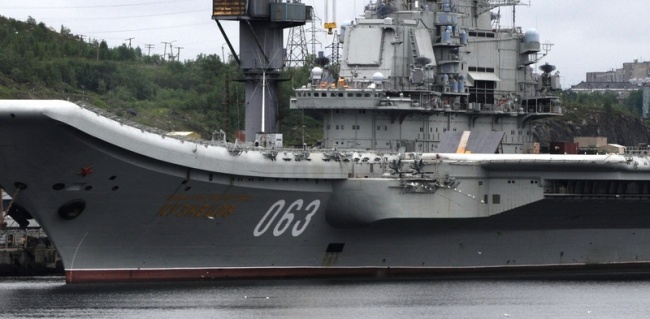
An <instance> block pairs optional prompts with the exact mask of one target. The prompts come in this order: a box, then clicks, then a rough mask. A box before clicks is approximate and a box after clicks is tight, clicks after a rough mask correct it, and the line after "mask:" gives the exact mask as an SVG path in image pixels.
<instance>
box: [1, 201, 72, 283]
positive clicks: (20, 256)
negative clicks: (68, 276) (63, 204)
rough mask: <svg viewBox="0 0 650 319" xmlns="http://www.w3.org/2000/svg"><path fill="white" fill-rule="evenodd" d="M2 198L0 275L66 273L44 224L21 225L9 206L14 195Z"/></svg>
mask: <svg viewBox="0 0 650 319" xmlns="http://www.w3.org/2000/svg"><path fill="white" fill-rule="evenodd" d="M2 199H3V200H0V276H47V275H63V263H62V262H61V257H59V254H58V253H57V251H56V248H55V247H54V245H52V243H51V242H50V240H49V239H48V238H47V235H46V234H45V232H44V231H43V229H42V228H41V227H40V225H37V226H32V227H24V228H23V227H20V226H19V225H18V224H17V223H16V222H15V221H14V220H13V219H12V218H11V217H10V216H7V214H6V212H5V210H4V209H5V208H7V209H9V208H10V206H11V204H10V197H9V196H8V195H7V194H6V193H4V192H2Z"/></svg>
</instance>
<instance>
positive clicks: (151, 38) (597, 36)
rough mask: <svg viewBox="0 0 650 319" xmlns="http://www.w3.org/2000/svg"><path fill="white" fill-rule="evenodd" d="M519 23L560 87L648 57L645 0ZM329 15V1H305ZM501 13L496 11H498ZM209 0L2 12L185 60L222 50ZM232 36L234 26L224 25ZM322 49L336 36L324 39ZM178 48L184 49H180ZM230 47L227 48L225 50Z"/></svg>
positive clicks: (352, 11) (357, 6)
mask: <svg viewBox="0 0 650 319" xmlns="http://www.w3.org/2000/svg"><path fill="white" fill-rule="evenodd" d="M523 1H524V2H526V3H530V6H518V7H517V9H516V24H517V25H519V26H521V27H522V29H523V30H528V29H531V28H534V29H536V30H537V31H538V32H539V33H540V38H541V41H542V42H546V43H552V44H553V46H552V47H551V51H550V52H549V54H548V56H546V57H545V58H544V59H543V60H542V63H545V62H548V63H550V64H554V65H556V66H557V69H558V70H559V71H560V74H561V75H562V86H563V87H564V88H568V87H569V86H571V85H575V84H577V83H579V82H580V81H583V80H584V79H585V76H586V72H589V71H607V70H611V69H616V68H621V67H622V65H623V63H625V62H632V61H634V59H638V60H639V61H650V41H648V33H649V32H650V31H649V30H650V19H648V13H649V12H650V2H648V0H618V1H602V0H601V1H594V0H523ZM303 2H305V3H307V4H309V5H313V4H314V3H316V4H315V5H314V7H315V10H316V14H317V16H319V17H320V18H322V19H323V18H325V8H324V2H325V1H324V0H305V1H303ZM366 3H368V0H338V2H337V16H336V18H337V22H338V23H339V24H340V23H341V22H342V21H345V20H352V19H353V18H354V17H355V16H356V15H359V14H361V13H362V12H363V6H364V5H365V4H366ZM494 11H496V10H494ZM211 13H212V1H210V0H159V1H153V0H112V1H103V2H100V1H87V0H48V1H42V0H21V1H15V0H13V1H9V0H0V15H3V16H6V17H11V18H14V19H17V20H22V21H25V20H27V18H28V17H30V16H31V17H33V18H34V19H36V21H38V22H43V23H45V24H46V25H47V26H50V27H52V28H54V29H56V30H57V31H59V30H60V29H61V26H62V25H63V26H65V27H67V28H69V29H70V30H71V31H72V33H74V34H79V35H84V36H85V37H87V38H92V39H99V40H106V41H107V42H108V44H109V46H119V45H121V44H122V43H127V44H128V42H129V40H127V39H129V38H132V39H131V40H130V41H131V44H132V45H133V46H139V47H140V48H141V49H142V50H143V52H144V53H145V54H147V52H148V51H149V49H147V46H148V45H151V46H153V47H152V48H151V49H150V50H151V54H154V53H155V54H163V52H164V49H165V47H166V48H167V53H169V46H165V45H164V44H163V42H171V43H172V44H171V45H172V47H173V52H174V54H177V53H180V58H181V60H183V59H193V58H195V57H196V56H197V55H198V54H201V53H204V54H218V55H220V56H221V55H222V52H223V51H222V49H224V47H223V44H224V40H223V37H222V36H221V33H220V32H219V29H218V27H217V25H216V23H215V22H214V21H213V20H212V19H211ZM501 16H502V24H503V25H511V24H512V22H511V21H512V7H502V8H501ZM224 25H225V28H226V31H227V32H228V34H229V36H230V38H231V39H233V38H236V37H237V24H236V23H233V22H226V23H224ZM319 41H320V42H322V43H323V45H322V47H320V48H319V49H324V48H325V46H327V45H328V44H329V43H330V42H331V39H327V38H326V37H325V35H321V36H320V37H319ZM179 48H181V49H180V51H179ZM227 50H228V48H227V47H226V48H225V52H226V54H227Z"/></svg>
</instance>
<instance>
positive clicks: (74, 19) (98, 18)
mask: <svg viewBox="0 0 650 319" xmlns="http://www.w3.org/2000/svg"><path fill="white" fill-rule="evenodd" d="M203 12H205V10H193V11H181V12H172V13H157V14H143V15H137V16H119V17H92V18H61V19H55V20H49V22H50V23H51V22H70V21H99V20H126V19H139V18H151V17H162V16H173V15H181V14H188V13H203Z"/></svg>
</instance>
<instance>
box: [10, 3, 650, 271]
mask: <svg viewBox="0 0 650 319" xmlns="http://www.w3.org/2000/svg"><path fill="white" fill-rule="evenodd" d="M519 2H520V1H488V0H481V1H476V0H438V1H406V0H403V1H398V0H395V1H375V2H373V3H370V4H368V5H367V6H366V10H365V12H364V14H363V15H362V16H361V17H359V18H357V19H355V20H354V21H352V22H350V23H345V24H342V25H341V30H340V31H341V34H340V39H341V41H342V42H343V50H342V59H341V61H340V71H339V73H338V75H337V77H336V78H334V77H333V74H334V72H331V70H330V66H329V65H328V63H327V61H326V59H317V61H318V62H319V63H320V64H319V65H318V66H314V67H313V68H312V70H311V77H310V80H309V82H308V83H304V84H303V85H301V87H300V88H298V89H296V90H295V95H294V97H293V98H292V99H291V102H290V106H291V108H292V109H294V110H295V112H301V111H304V110H309V111H310V112H321V113H322V118H323V132H324V139H323V141H322V146H321V147H319V148H311V147H299V148H295V149H294V148H288V147H283V145H282V144H281V138H279V136H278V135H277V134H276V133H272V132H275V131H276V127H277V119H276V117H275V114H276V112H275V107H276V106H275V104H276V102H275V101H274V99H275V97H276V96H277V95H276V94H275V93H274V89H275V87H276V84H277V82H278V81H279V80H280V72H279V70H280V69H281V68H282V61H281V60H278V59H277V57H278V56H282V54H278V52H281V51H282V42H283V41H282V32H283V29H284V28H287V27H292V26H296V25H301V24H304V23H305V21H307V20H308V19H309V17H310V11H311V8H310V7H308V6H305V5H304V4H302V3H300V2H299V1H292V2H280V1H269V0H258V1H252V0H249V1H226V0H214V1H213V9H214V12H213V19H214V20H215V21H216V22H217V23H218V24H219V27H220V29H221V31H222V33H223V35H224V36H226V37H227V34H226V32H225V30H224V28H223V27H222V25H221V22H222V21H225V20H230V21H233V20H234V21H238V23H239V30H240V32H239V34H240V50H239V54H237V53H236V52H235V51H236V50H234V48H232V45H231V46H230V47H231V49H232V53H233V56H234V58H235V59H236V61H238V62H239V64H240V66H241V68H242V69H243V71H244V75H245V78H244V79H242V81H246V83H247V85H246V88H247V89H246V98H247V101H248V105H249V106H248V107H247V110H246V139H247V140H246V141H238V140H235V141H229V140H227V138H226V137H225V136H222V137H221V138H216V139H213V140H211V141H203V140H199V141H196V140H188V139H183V138H176V137H173V136H169V135H167V134H165V132H161V131H159V130H155V129H149V128H146V127H143V126H139V125H130V124H129V123H127V122H125V121H124V120H121V119H119V118H116V117H115V116H112V115H111V114H110V113H107V112H105V111H100V110H97V109H95V108H93V107H91V106H89V105H86V104H85V103H81V102H80V103H71V102H67V101H55V100H41V101H38V100H2V101H0V185H1V186H2V187H3V188H4V189H5V190H6V191H7V193H9V194H11V195H12V196H13V199H12V202H11V210H10V212H9V213H10V214H11V215H12V217H14V219H16V220H18V221H22V222H23V223H25V222H27V221H29V220H30V219H31V218H33V219H35V220H37V221H38V223H39V224H40V225H41V226H42V227H43V229H44V230H45V231H46V233H47V234H48V236H49V238H50V240H51V241H52V242H53V243H54V244H55V245H56V247H57V250H58V252H59V254H60V255H61V257H62V260H63V264H64V267H65V270H66V281H67V282H68V283H77V282H103V281H141V280H177V279H219V278H260V277H309V276H390V275H405V274H408V275H414V274H429V275H436V274H464V273H471V274H481V273H501V274H513V273H536V272H542V273H547V272H551V271H552V272H556V271H558V272H560V271H573V272H581V271H593V270H597V271H622V270H625V271H637V272H643V271H645V268H646V267H648V266H650V249H648V248H650V214H648V212H647V207H648V204H649V203H650V159H648V158H647V157H646V156H645V155H644V154H629V153H628V154H603V155H567V154H536V153H537V152H536V146H535V145H536V144H535V141H534V140H533V134H532V123H533V121H534V120H536V119H540V118H548V117H553V116H561V113H562V106H561V104H560V101H559V99H558V98H557V96H556V95H555V93H557V92H558V90H560V85H559V75H557V73H554V71H555V70H554V69H555V68H554V66H552V65H550V64H542V65H540V64H541V62H540V60H541V58H542V57H544V58H547V57H546V53H547V52H546V51H545V50H544V49H543V45H542V44H541V43H540V40H539V34H538V33H537V32H536V31H534V30H528V31H525V32H524V31H522V30H521V29H520V28H518V27H509V28H503V27H500V26H499V25H498V24H497V23H495V21H496V20H498V16H497V15H496V14H494V13H493V12H492V11H491V10H492V9H495V8H497V7H499V6H504V5H508V6H513V5H517V4H518V3H519ZM229 43H230V41H229ZM538 65H539V66H538ZM536 66H538V67H536ZM260 87H263V88H264V89H259V88H260Z"/></svg>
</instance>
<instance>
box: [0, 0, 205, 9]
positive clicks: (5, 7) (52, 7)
mask: <svg viewBox="0 0 650 319" xmlns="http://www.w3.org/2000/svg"><path fill="white" fill-rule="evenodd" d="M199 1H201V0H185V1H183V0H173V1H155V2H141V3H129V4H107V5H98V6H51V7H30V6H26V7H12V6H0V9H37V10H51V9H94V8H116V7H136V6H148V5H159V4H162V3H175V4H178V3H179V2H199Z"/></svg>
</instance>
